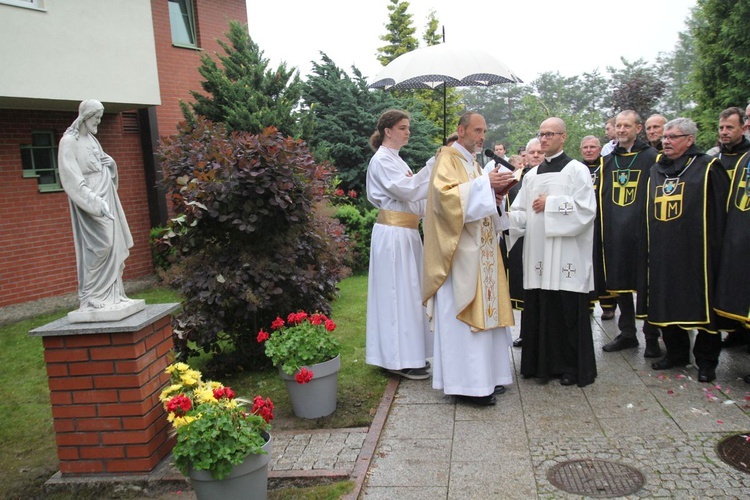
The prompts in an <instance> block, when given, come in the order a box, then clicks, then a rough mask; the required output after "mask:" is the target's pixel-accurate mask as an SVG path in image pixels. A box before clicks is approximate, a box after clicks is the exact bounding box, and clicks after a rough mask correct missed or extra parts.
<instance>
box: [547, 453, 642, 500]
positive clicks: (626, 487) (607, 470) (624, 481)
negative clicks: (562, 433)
mask: <svg viewBox="0 0 750 500" xmlns="http://www.w3.org/2000/svg"><path fill="white" fill-rule="evenodd" d="M547 479H548V480H549V482H550V483H552V485H553V486H555V487H556V488H559V489H561V490H563V491H567V492H568V493H573V494H575V495H585V496H589V497H594V498H610V497H621V496H625V495H630V494H631V493H635V492H636V491H638V490H639V489H641V487H642V486H643V483H644V479H643V474H641V472H640V471H639V470H638V469H634V468H633V467H630V466H627V465H623V464H618V463H616V462H608V461H606V460H572V461H569V462H563V463H561V464H557V465H555V466H554V467H552V468H551V469H550V470H549V472H547Z"/></svg>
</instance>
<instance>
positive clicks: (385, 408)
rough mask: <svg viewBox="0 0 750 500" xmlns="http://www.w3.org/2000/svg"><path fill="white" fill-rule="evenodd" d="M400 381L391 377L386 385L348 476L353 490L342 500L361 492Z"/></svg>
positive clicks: (348, 499) (354, 497)
mask: <svg viewBox="0 0 750 500" xmlns="http://www.w3.org/2000/svg"><path fill="white" fill-rule="evenodd" d="M400 381H401V377H391V379H390V380H389V381H388V384H387V385H386V386H385V391H383V399H381V400H380V404H379V405H378V410H377V412H376V413H375V417H374V418H373V419H372V423H371V424H370V430H369V431H368V432H367V437H366V438H365V442H364V443H362V449H361V450H360V451H359V456H358V457H357V462H356V464H355V465H354V470H353V471H352V474H351V476H350V479H352V480H353V481H354V490H352V492H351V493H349V494H347V495H344V496H343V497H342V500H356V499H357V497H359V494H360V492H361V491H362V487H363V486H364V484H365V478H366V477H367V471H368V470H369V469H370V462H372V456H373V455H374V454H375V448H376V447H377V445H378V441H379V440H380V433H381V432H383V427H385V421H386V419H387V418H388V413H389V412H390V411H391V404H393V399H394V398H395V396H396V390H397V389H398V384H399V382H400Z"/></svg>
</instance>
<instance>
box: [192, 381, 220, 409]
mask: <svg viewBox="0 0 750 500" xmlns="http://www.w3.org/2000/svg"><path fill="white" fill-rule="evenodd" d="M195 399H196V401H197V402H198V404H200V403H216V398H215V397H214V390H213V389H212V388H211V387H210V385H209V384H201V385H200V386H199V387H197V388H196V389H195Z"/></svg>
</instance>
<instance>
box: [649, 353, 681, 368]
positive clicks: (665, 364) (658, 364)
mask: <svg viewBox="0 0 750 500" xmlns="http://www.w3.org/2000/svg"><path fill="white" fill-rule="evenodd" d="M688 363H690V361H683V362H682V363H675V362H674V361H672V360H671V359H670V358H669V356H664V357H663V358H661V359H660V360H659V361H655V362H653V363H651V368H653V369H654V370H669V369H670V368H674V367H675V366H676V367H680V368H682V367H684V366H685V365H687V364H688Z"/></svg>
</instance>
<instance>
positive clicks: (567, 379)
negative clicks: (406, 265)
mask: <svg viewBox="0 0 750 500" xmlns="http://www.w3.org/2000/svg"><path fill="white" fill-rule="evenodd" d="M576 382H577V380H576V376H575V375H573V374H572V373H563V374H562V377H560V385H573V384H575V383H576Z"/></svg>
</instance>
